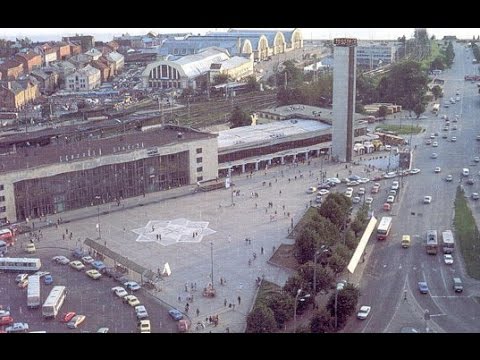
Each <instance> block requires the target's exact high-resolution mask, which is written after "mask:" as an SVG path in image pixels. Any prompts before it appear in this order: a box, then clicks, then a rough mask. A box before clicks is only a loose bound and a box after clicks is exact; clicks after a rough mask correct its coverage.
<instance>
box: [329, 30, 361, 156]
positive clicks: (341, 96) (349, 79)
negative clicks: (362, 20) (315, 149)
mask: <svg viewBox="0 0 480 360" xmlns="http://www.w3.org/2000/svg"><path fill="white" fill-rule="evenodd" d="M334 45H335V48H334V51H333V60H334V69H333V122H332V125H333V131H332V158H333V159H335V160H337V161H342V162H350V161H352V156H353V114H354V112H355V92H356V91H355V86H356V54H355V52H356V46H357V39H352V38H337V39H334Z"/></svg>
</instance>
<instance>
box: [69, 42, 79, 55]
mask: <svg viewBox="0 0 480 360" xmlns="http://www.w3.org/2000/svg"><path fill="white" fill-rule="evenodd" d="M68 45H69V46H70V55H71V56H74V55H78V54H81V53H82V46H81V45H80V44H77V43H73V42H69V43H68Z"/></svg>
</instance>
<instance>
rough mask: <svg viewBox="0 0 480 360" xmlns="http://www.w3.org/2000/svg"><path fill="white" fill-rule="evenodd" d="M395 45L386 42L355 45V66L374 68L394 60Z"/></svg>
mask: <svg viewBox="0 0 480 360" xmlns="http://www.w3.org/2000/svg"><path fill="white" fill-rule="evenodd" d="M395 53H396V47H395V46H394V45H393V44H388V43H363V44H362V43H360V45H359V46H358V47H357V66H359V67H362V68H366V69H375V68H377V67H378V66H382V65H386V64H391V63H393V62H394V61H395Z"/></svg>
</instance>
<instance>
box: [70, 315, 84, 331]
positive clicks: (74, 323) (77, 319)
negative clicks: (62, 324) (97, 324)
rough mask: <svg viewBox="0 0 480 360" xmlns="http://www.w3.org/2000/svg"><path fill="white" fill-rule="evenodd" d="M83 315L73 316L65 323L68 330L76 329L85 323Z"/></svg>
mask: <svg viewBox="0 0 480 360" xmlns="http://www.w3.org/2000/svg"><path fill="white" fill-rule="evenodd" d="M85 318H86V316H85V315H75V316H74V317H73V318H72V320H70V321H69V322H68V323H67V327H68V328H69V329H76V328H77V327H78V326H79V325H80V324H81V323H83V322H84V321H85Z"/></svg>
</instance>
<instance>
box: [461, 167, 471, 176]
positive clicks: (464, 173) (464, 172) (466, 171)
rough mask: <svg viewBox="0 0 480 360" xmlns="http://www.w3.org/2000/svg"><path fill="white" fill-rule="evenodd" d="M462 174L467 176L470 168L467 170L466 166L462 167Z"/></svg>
mask: <svg viewBox="0 0 480 360" xmlns="http://www.w3.org/2000/svg"><path fill="white" fill-rule="evenodd" d="M462 175H463V176H468V175H470V170H469V169H468V168H463V170H462Z"/></svg>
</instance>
